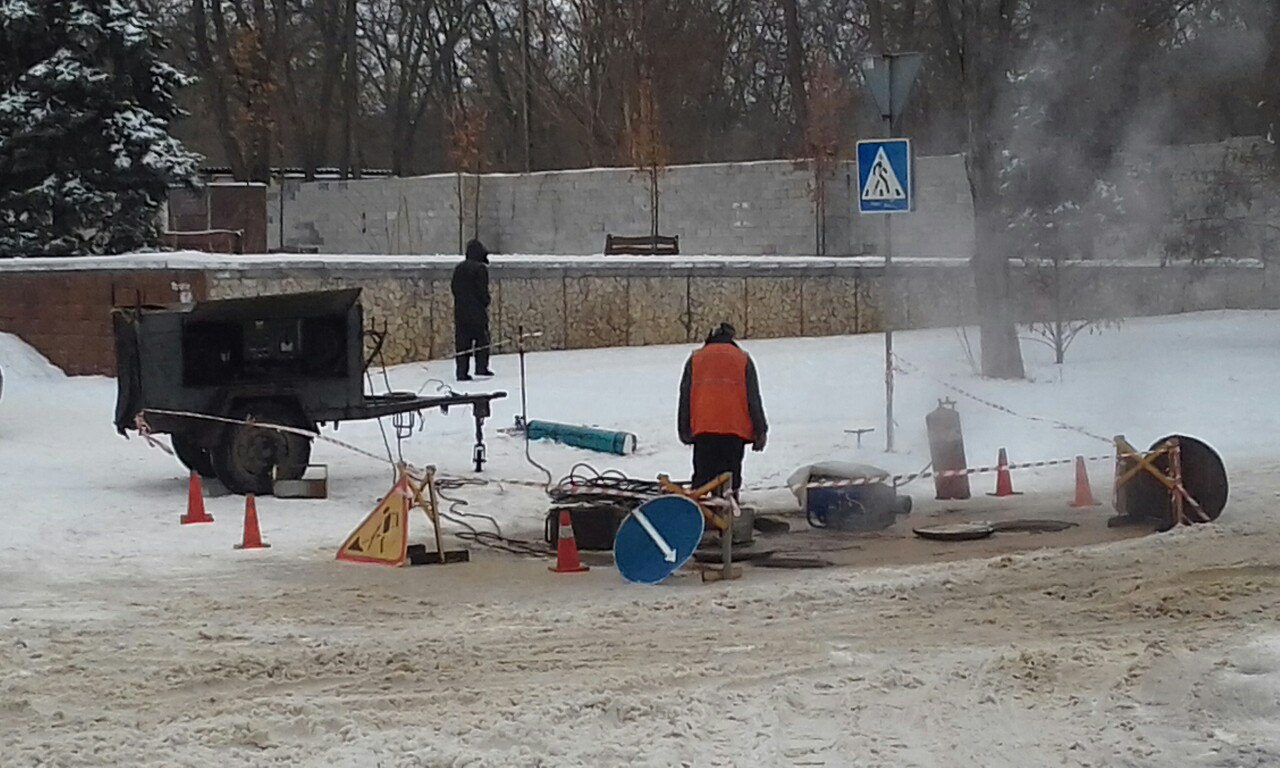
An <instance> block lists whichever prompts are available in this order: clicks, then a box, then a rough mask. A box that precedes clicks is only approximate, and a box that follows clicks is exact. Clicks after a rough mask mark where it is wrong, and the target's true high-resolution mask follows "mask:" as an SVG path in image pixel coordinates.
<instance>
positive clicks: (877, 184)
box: [858, 139, 912, 213]
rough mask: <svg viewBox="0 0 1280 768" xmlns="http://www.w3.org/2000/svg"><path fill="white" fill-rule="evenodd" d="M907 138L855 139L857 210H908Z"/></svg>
mask: <svg viewBox="0 0 1280 768" xmlns="http://www.w3.org/2000/svg"><path fill="white" fill-rule="evenodd" d="M911 204H912V200H911V139H872V140H868V141H859V142H858V212H859V213H908V212H909V211H910V210H911Z"/></svg>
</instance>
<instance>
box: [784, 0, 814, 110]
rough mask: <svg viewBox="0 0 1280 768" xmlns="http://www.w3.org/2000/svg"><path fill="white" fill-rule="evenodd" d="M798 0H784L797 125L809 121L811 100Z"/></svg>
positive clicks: (788, 78)
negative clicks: (805, 87)
mask: <svg viewBox="0 0 1280 768" xmlns="http://www.w3.org/2000/svg"><path fill="white" fill-rule="evenodd" d="M797 2H798V0H782V14H783V16H784V17H785V23H786V28H787V29H786V32H787V83H788V85H790V86H791V99H792V103H793V104H794V105H795V113H796V125H799V126H804V125H806V124H808V122H809V102H808V99H807V94H806V92H805V89H804V36H803V35H802V34H801V31H800V9H799V8H798V7H797Z"/></svg>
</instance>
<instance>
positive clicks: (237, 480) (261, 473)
mask: <svg viewBox="0 0 1280 768" xmlns="http://www.w3.org/2000/svg"><path fill="white" fill-rule="evenodd" d="M230 418H232V419H236V420H238V421H239V420H246V421H255V422H258V423H261V424H279V425H281V426H287V427H298V428H300V429H305V430H309V431H313V432H314V431H315V425H314V424H311V423H310V422H308V421H307V419H306V418H304V417H303V416H302V414H301V413H300V412H299V410H298V408H297V407H296V406H294V405H291V404H288V403H282V402H280V401H277V400H254V401H250V402H247V403H241V404H239V405H237V406H235V407H234V408H232V410H231V414H230ZM210 453H211V455H212V458H213V467H214V470H215V471H216V472H217V475H218V479H219V480H221V481H222V484H223V485H225V486H226V487H227V490H229V491H231V492H232V493H242V494H247V493H252V494H256V495H259V496H268V495H270V494H271V493H272V486H273V478H272V470H273V469H274V470H275V477H276V478H278V479H280V480H297V479H299V478H301V477H302V475H303V474H304V473H305V472H306V470H307V464H308V462H310V461H311V440H310V439H309V438H306V437H303V436H302V435H298V434H294V433H292V432H282V431H279V430H273V429H265V428H263V427H255V426H250V425H248V424H228V425H226V427H224V428H223V429H222V431H221V433H220V435H219V437H218V442H217V444H216V445H215V446H214V447H213V450H212V451H210Z"/></svg>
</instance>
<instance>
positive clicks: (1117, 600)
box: [0, 313, 1280, 768]
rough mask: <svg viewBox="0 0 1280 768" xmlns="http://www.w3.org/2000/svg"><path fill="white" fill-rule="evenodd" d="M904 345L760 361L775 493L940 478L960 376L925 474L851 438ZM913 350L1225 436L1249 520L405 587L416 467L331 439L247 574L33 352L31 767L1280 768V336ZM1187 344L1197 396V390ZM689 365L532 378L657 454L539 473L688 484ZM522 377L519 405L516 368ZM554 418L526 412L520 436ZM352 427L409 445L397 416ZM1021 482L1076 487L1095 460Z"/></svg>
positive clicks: (1063, 445)
mask: <svg viewBox="0 0 1280 768" xmlns="http://www.w3.org/2000/svg"><path fill="white" fill-rule="evenodd" d="M879 344H880V340H879V337H858V338H846V339H804V340H784V341H769V342H750V341H748V342H746V346H747V348H748V349H749V350H750V351H751V352H752V353H753V354H754V355H755V357H756V359H757V363H758V365H759V368H760V371H761V378H762V385H763V389H764V398H765V405H766V408H767V409H768V411H769V415H770V418H771V421H772V422H773V425H774V429H773V433H772V434H771V440H770V446H769V450H768V451H767V452H766V453H765V454H764V455H763V456H752V457H751V458H750V459H749V460H748V470H747V471H748V473H749V474H750V477H749V478H748V481H749V482H754V483H757V484H777V483H780V482H781V481H782V480H783V479H784V478H785V477H786V476H787V475H788V474H790V472H791V471H792V470H793V469H794V468H795V467H796V466H798V465H800V464H804V463H807V462H809V461H812V460H817V459H831V458H839V459H849V460H855V461H866V462H871V463H876V464H879V465H882V466H884V467H886V468H887V469H889V470H891V471H912V470H916V469H919V467H920V466H922V465H923V464H924V463H926V462H927V457H928V451H927V446H926V443H925V437H924V429H923V416H924V413H925V412H926V411H928V410H929V409H931V408H932V407H933V406H934V405H935V404H936V399H937V398H938V397H942V396H946V395H947V394H948V391H947V390H944V389H943V388H942V387H941V386H939V385H938V384H937V383H936V382H934V381H933V380H931V379H930V378H927V377H925V376H922V375H919V374H915V375H905V376H902V377H901V378H900V380H899V386H898V413H899V422H900V425H901V426H900V429H901V432H900V441H901V443H902V445H901V450H900V452H899V453H897V454H893V455H891V456H886V455H885V454H884V453H883V452H882V451H881V450H880V449H881V448H882V447H883V446H882V444H880V440H879V439H877V438H878V437H882V436H881V435H880V433H879V432H877V433H876V434H875V435H872V436H870V437H869V438H867V439H866V440H864V446H863V448H862V449H861V451H858V450H856V449H855V448H854V438H853V436H851V435H846V434H845V433H844V431H843V430H844V429H846V428H851V427H861V426H878V421H879V420H880V418H882V416H881V414H882V408H883V405H882V400H881V386H882V385H881V375H882V374H881V360H880V358H879V355H880V351H879ZM898 346H899V349H900V351H901V353H902V355H903V356H904V358H905V359H907V360H909V361H910V362H912V363H914V364H915V365H917V366H919V367H920V368H922V369H924V370H926V371H927V372H928V374H929V375H930V376H932V377H936V378H938V379H942V380H945V381H948V382H951V383H953V384H955V385H958V386H960V387H961V388H963V389H966V390H969V391H972V392H974V393H976V394H978V395H980V396H982V397H984V398H989V399H991V400H994V401H997V402H1000V403H1003V404H1005V405H1007V406H1009V407H1010V408H1012V409H1013V410H1015V411H1018V412H1019V413H1025V414H1035V415H1041V416H1046V417H1049V418H1052V419H1057V420H1060V421H1064V422H1068V423H1071V424H1075V425H1079V426H1081V427H1084V428H1086V429H1088V430H1089V431H1091V432H1095V433H1099V434H1103V435H1109V434H1115V433H1124V434H1127V435H1128V436H1129V437H1130V438H1131V439H1133V441H1134V442H1135V443H1139V444H1146V443H1149V442H1150V441H1152V440H1154V439H1155V438H1157V437H1161V436H1163V435H1165V434H1168V433H1171V432H1184V433H1189V434H1194V435H1197V436H1199V437H1201V438H1203V439H1205V440H1206V441H1207V442H1209V443H1210V444H1211V445H1214V446H1215V447H1216V448H1217V449H1218V450H1219V451H1220V452H1221V453H1222V455H1223V457H1224V459H1225V460H1226V462H1227V466H1228V469H1229V471H1230V472H1231V477H1232V497H1231V501H1230V504H1229V506H1228V509H1227V512H1226V514H1225V515H1224V517H1223V519H1222V521H1221V522H1220V524H1218V525H1214V526H1208V527H1203V528H1198V529H1195V530H1179V531H1175V532H1173V533H1171V534H1166V535H1161V536H1151V537H1146V538H1142V539H1136V540H1130V541H1124V542H1118V543H1112V544H1108V545H1105V546H1101V547H1090V548H1082V549H1069V550H1043V551H1037V552H1030V553H1022V554H1014V555H1005V556H1000V557H996V558H994V559H979V560H969V561H964V562H958V563H940V564H931V565H921V566H915V567H909V568H893V569H884V568H882V569H849V568H844V569H836V570H827V571H818V572H813V571H801V572H782V571H764V570H749V571H748V575H747V578H745V579H743V580H741V581H738V582H734V583H730V584H720V585H703V584H702V583H700V582H699V581H697V580H696V578H694V577H692V576H682V577H678V578H675V579H673V580H671V581H670V582H668V583H667V584H664V585H663V586H661V587H657V588H639V587H634V586H629V585H626V584H624V583H623V582H622V581H621V579H620V578H619V577H618V576H617V574H616V572H614V571H613V570H612V569H610V568H606V567H597V568H594V569H593V570H592V571H591V572H590V573H587V574H582V575H578V576H555V575H552V574H549V573H547V571H546V568H545V564H544V563H541V562H537V561H529V560H521V559H517V558H514V557H509V556H505V555H497V554H492V553H489V552H484V551H482V552H479V553H477V556H476V558H475V562H473V563H472V564H470V565H467V566H455V567H449V568H413V569H402V570H391V569H383V568H376V567H360V566H351V565H345V564H339V563H335V562H334V561H333V553H334V550H335V548H336V546H337V544H338V543H339V542H340V541H341V539H342V537H343V535H344V534H345V533H347V531H349V530H350V528H351V527H352V526H353V525H354V524H355V523H356V522H357V521H358V520H359V519H360V518H361V517H362V516H363V514H364V513H365V512H367V511H368V509H370V508H371V507H372V505H373V503H374V501H375V500H376V498H377V497H378V496H379V495H380V494H381V493H383V492H385V490H386V488H387V487H388V486H389V484H390V477H389V474H388V472H387V470H386V468H385V467H382V466H379V465H378V464H376V463H374V462H372V461H370V460H367V459H362V458H360V457H357V456H353V455H348V454H345V453H342V452H341V451H340V450H339V449H337V448H334V447H332V446H328V445H325V446H321V447H320V448H319V449H318V451H317V458H318V459H319V460H322V461H326V462H327V463H329V464H330V465H331V469H332V474H333V480H332V490H333V493H332V497H331V498H330V499H329V500H327V501H324V502H296V501H295V502H286V501H277V500H273V499H264V500H260V503H259V512H260V514H261V516H262V520H263V532H264V535H265V537H266V538H267V539H268V540H269V541H270V542H271V543H272V544H273V547H272V549H270V550H267V551H264V552H253V553H245V552H236V551H234V550H232V549H231V544H232V543H233V542H234V541H236V540H237V539H238V536H239V515H240V506H239V505H240V500H239V499H237V498H234V497H226V498H219V499H211V500H210V501H209V506H210V509H211V510H212V511H213V513H214V515H215V517H217V519H218V523H217V524H216V525H214V526H204V527H193V528H181V527H179V526H178V525H177V524H176V520H177V516H178V515H179V514H180V512H181V511H182V507H183V503H184V498H185V497H184V493H185V483H184V479H183V478H184V475H183V470H182V469H181V467H180V466H178V465H177V464H176V462H174V460H173V459H171V458H169V457H167V456H164V455H163V454H162V453H160V452H159V451H156V450H154V449H149V448H147V447H146V446H145V445H144V444H143V443H142V442H141V441H139V440H136V439H135V440H132V441H128V442H126V441H124V440H123V439H122V438H120V437H118V436H116V435H115V434H114V431H113V429H112V428H111V426H110V418H111V410H112V402H113V398H114V383H113V382H111V381H109V380H105V379H66V378H64V377H62V376H61V375H60V374H59V373H58V372H56V371H54V370H50V369H47V368H45V367H44V366H43V365H42V364H41V363H40V361H39V360H34V359H31V358H30V356H29V355H28V354H27V350H25V349H24V348H22V347H20V346H19V345H18V344H16V343H15V342H14V340H12V339H10V338H3V337H0V367H3V368H4V370H5V391H4V395H3V399H2V400H0V520H3V522H4V525H5V528H4V537H3V538H2V539H0V754H2V755H4V758H3V760H0V764H3V765H5V766H8V765H15V766H28V765H30V766H35V765H51V766H64V765H65V766H73V765H137V766H151V765H155V766H175V765H192V766H196V765H201V766H203V765H272V764H274V765H283V764H299V765H314V766H321V765H324V766H330V765H350V766H368V765H381V766H399V765H405V766H422V765H427V766H435V765H469V766H481V765H494V766H507V765H588V766H612V765H655V766H668V765H698V766H701V765H742V766H746V765H762V766H764V765H768V766H773V765H797V766H799V765H805V766H814V765H826V766H863V765H865V766H879V765H886V766H1041V765H1067V766H1083V765H1091V766H1215V767H1216V766H1221V767H1222V768H1227V767H1228V766H1274V765H1278V764H1280V623H1277V614H1278V613H1280V612H1278V610H1277V608H1276V603H1275V595H1276V594H1277V588H1280V554H1278V553H1280V533H1277V529H1276V526H1275V521H1276V512H1275V510H1276V507H1277V501H1278V499H1280V480H1277V479H1276V470H1277V469H1280V450H1278V446H1277V441H1276V439H1275V435H1276V434H1277V433H1278V432H1280V406H1277V405H1276V404H1275V402H1274V398H1273V390H1274V384H1275V381H1277V378H1278V377H1277V373H1280V356H1278V355H1277V354H1276V352H1275V350H1277V349H1280V314H1277V313H1211V314H1201V315H1194V316H1183V317H1178V318H1157V319H1152V320H1144V321H1132V322H1129V323H1127V324H1126V325H1125V326H1124V328H1123V329H1121V330H1120V331H1118V332H1112V333H1108V334H1106V335H1103V336H1098V337H1083V338H1082V339H1081V340H1080V341H1079V342H1078V344H1077V346H1076V347H1075V348H1073V349H1072V350H1071V355H1070V357H1069V358H1068V364H1067V365H1066V366H1065V367H1064V368H1063V369H1062V370H1061V371H1059V370H1058V369H1056V368H1055V367H1054V366H1052V365H1050V364H1048V363H1047V361H1046V359H1045V358H1044V357H1043V355H1041V351H1040V350H1039V349H1038V348H1037V347H1033V346H1028V348H1027V351H1028V353H1029V354H1030V355H1031V356H1032V357H1031V361H1030V369H1031V372H1032V375H1033V378H1034V380H1033V381H1029V382H1015V383H1004V382H988V381H983V380H980V379H977V378H976V377H973V376H972V374H971V373H970V372H969V371H968V370H967V368H966V366H965V363H964V355H963V352H962V350H961V348H960V346H959V345H958V343H957V341H956V337H955V335H954V334H953V333H952V332H951V331H931V332H913V333H906V334H901V335H900V336H899V339H898ZM1171 346H1172V348H1173V349H1175V350H1176V357H1175V361H1176V362H1177V365H1176V369H1177V370H1178V375H1177V377H1176V379H1173V378H1170V379H1168V380H1166V381H1163V382H1162V381H1161V379H1162V377H1163V376H1165V374H1164V373H1163V372H1164V371H1167V370H1169V368H1170V362H1169V358H1168V349H1169V348H1170V347H1171ZM687 353H688V348H646V349H627V350H601V351H575V352H564V353H546V354H539V355H534V356H532V357H531V358H530V361H529V363H530V365H529V367H530V374H531V383H532V389H531V396H530V410H531V413H533V414H534V415H536V416H537V417H540V418H547V419H552V420H564V421H577V422H585V423H596V424H601V425H605V426H610V427H616V428H620V429H627V430H630V431H633V432H636V433H637V434H638V435H639V436H640V439H641V446H642V450H641V453H640V454H639V455H637V456H634V457H628V458H625V459H616V458H610V459H609V460H607V461H602V460H601V459H600V457H598V456H592V455H590V454H585V453H582V452H578V451H574V450H571V449H567V448H562V447H555V446H538V447H537V448H536V449H535V451H536V452H535V457H536V458H537V459H538V460H539V461H540V462H542V463H546V464H548V465H550V466H551V468H552V470H553V471H554V472H556V473H557V474H562V473H564V472H566V471H567V470H568V469H569V468H570V466H571V465H572V464H573V463H575V462H576V461H580V460H584V459H586V460H591V461H593V462H594V463H597V464H599V465H601V466H615V467H618V468H620V469H622V470H624V471H626V472H627V473H628V474H631V475H633V476H639V477H651V476H653V475H655V474H657V473H658V472H671V473H673V474H680V473H681V472H682V471H684V468H685V466H686V463H687V458H686V455H685V452H684V450H683V449H682V448H681V447H680V446H679V445H678V443H677V441H676V439H675V435H674V396H675V388H676V383H677V380H678V376H679V372H680V366H681V363H682V362H683V358H684V356H685V355H686V354H687ZM19 358H22V359H21V360H19ZM495 365H496V366H497V367H498V370H499V373H500V374H501V378H500V380H499V381H498V382H496V384H495V386H497V387H500V388H505V389H508V390H509V391H511V392H512V393H513V395H514V394H515V392H516V387H517V384H518V381H517V379H516V378H515V376H514V375H513V374H514V372H515V364H514V361H513V360H511V359H510V358H498V359H497V360H496V362H495ZM446 371H447V364H446V363H431V364H429V365H428V366H427V370H426V371H424V370H423V369H422V367H421V366H405V367H402V368H400V369H398V370H396V371H394V372H393V374H392V380H393V383H395V384H396V386H397V387H403V388H410V389H415V390H416V389H418V388H419V387H420V386H422V385H423V381H424V380H425V379H426V378H427V377H428V376H430V375H433V372H434V375H440V374H442V373H444V372H446ZM1153 390H1154V393H1155V394H1154V396H1153ZM960 407H961V409H962V413H963V416H964V419H965V435H966V443H967V446H968V448H969V455H970V460H971V461H986V460H988V459H987V458H986V457H988V456H990V457H991V458H994V454H995V451H996V449H997V448H999V447H1001V446H1004V447H1007V448H1008V449H1009V452H1010V456H1011V458H1013V459H1014V460H1015V461H1017V460H1031V459H1050V458H1061V457H1069V456H1073V455H1075V454H1076V453H1090V452H1095V451H1097V450H1098V449H1099V448H1102V449H1103V450H1104V451H1105V446H1103V445H1101V444H1100V443H1097V442H1095V441H1090V439H1089V438H1086V437H1082V436H1081V435H1080V434H1079V433H1075V432H1071V431H1067V430H1061V429H1053V428H1052V427H1049V426H1046V425H1044V424H1042V423H1035V422H1028V421H1025V420H1023V419H1019V418H1017V417H1014V416H1010V415H1008V414H1000V413H996V412H994V411H990V410H987V409H983V408H981V407H980V406H978V405H976V404H973V403H965V402H962V403H961V406H960ZM517 409H518V398H516V397H512V398H510V399H508V400H507V401H504V402H503V403H502V404H501V407H500V408H499V409H498V411H497V413H496V415H495V419H494V422H495V423H494V426H506V425H507V424H509V423H510V420H511V417H512V415H513V414H514V413H515V412H516V411H517ZM470 433H471V424H470V420H469V419H468V418H467V417H466V415H465V414H461V413H454V414H451V415H449V416H440V415H433V416H431V417H430V418H429V420H428V424H427V428H426V430H424V431H423V432H421V433H418V434H416V435H415V436H414V437H413V438H412V439H411V440H410V441H409V442H408V443H407V444H406V446H405V452H406V457H407V458H409V459H410V460H411V461H414V462H415V463H419V464H425V463H429V462H433V463H436V464H438V465H440V466H441V468H442V470H444V471H447V472H449V473H453V474H458V475H464V474H467V469H468V467H467V459H468V457H469V444H470ZM339 436H340V437H342V438H343V439H345V440H349V441H352V442H354V443H356V444H359V445H361V446H364V447H367V448H370V449H372V450H375V451H377V450H379V448H380V447H381V445H382V438H381V436H380V435H379V433H378V429H377V426H376V424H349V425H343V427H342V429H341V431H340V433H339ZM491 436H492V439H491V442H492V447H491V457H492V459H493V463H492V465H491V467H490V469H489V475H490V477H495V478H497V477H502V478H512V479H535V478H536V477H537V473H536V471H535V470H533V469H532V468H531V467H529V466H528V465H527V464H526V463H525V462H524V458H523V453H522V448H523V446H522V444H520V443H519V442H518V441H515V440H512V439H509V438H505V437H500V436H497V435H496V434H493V430H491ZM1095 477H1096V476H1095ZM1018 480H1019V483H1020V489H1022V490H1028V491H1037V490H1041V491H1049V490H1052V491H1053V492H1055V493H1057V492H1060V491H1061V490H1062V489H1066V488H1069V487H1070V483H1071V477H1070V472H1069V470H1058V471H1045V472H1041V473H1038V474H1023V475H1020V476H1019V477H1018ZM1095 482H1096V480H1095ZM1098 486H1099V487H1096V488H1095V490H1097V491H1099V492H1100V493H1101V494H1102V495H1104V496H1106V495H1107V494H1108V493H1109V488H1107V487H1106V486H1105V484H1103V483H1098ZM914 490H916V491H917V492H918V493H921V494H924V495H927V494H928V490H929V489H928V488H919V489H914ZM463 492H464V493H466V495H467V498H468V499H469V500H470V501H471V503H472V505H473V507H474V508H476V509H480V510H482V511H485V512H488V513H492V514H494V515H495V516H497V517H498V518H499V519H501V520H502V522H503V523H504V525H505V526H506V528H507V529H508V530H510V531H516V532H526V533H528V532H533V531H540V529H541V525H542V519H541V517H542V513H543V512H544V511H545V501H544V500H543V499H542V498H541V497H540V495H539V494H538V492H537V491H535V490H530V489H523V488H513V487H500V486H497V485H491V486H488V487H484V488H472V489H464V491H463ZM761 498H763V499H764V500H766V501H769V502H770V503H780V502H781V501H785V497H783V496H781V495H779V494H774V495H770V496H768V497H767V498H765V497H761Z"/></svg>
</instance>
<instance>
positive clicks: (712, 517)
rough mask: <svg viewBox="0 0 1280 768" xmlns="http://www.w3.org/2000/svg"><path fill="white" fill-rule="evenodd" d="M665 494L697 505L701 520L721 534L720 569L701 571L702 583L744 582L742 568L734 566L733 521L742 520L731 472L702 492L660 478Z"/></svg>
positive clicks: (714, 481) (702, 489)
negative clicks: (734, 493) (704, 520)
mask: <svg viewBox="0 0 1280 768" xmlns="http://www.w3.org/2000/svg"><path fill="white" fill-rule="evenodd" d="M658 483H659V485H661V486H662V490H664V491H666V492H668V493H671V494H674V495H678V496H684V497H686V498H688V499H689V500H691V501H693V502H694V503H695V504H697V505H698V509H700V510H702V516H703V517H704V518H705V519H706V521H707V522H708V523H710V524H711V525H712V526H713V527H715V528H716V529H717V530H719V531H720V555H721V558H720V568H719V569H716V568H704V569H702V580H703V581H704V582H707V581H729V580H732V579H739V578H742V568H741V567H740V566H737V565H734V564H733V521H734V520H735V519H736V518H737V517H739V515H740V514H741V512H740V511H739V509H738V501H737V499H735V498H734V495H733V475H732V474H731V473H729V472H726V473H724V474H723V475H720V476H719V477H717V478H716V479H715V480H712V481H711V482H709V483H707V484H706V485H704V486H702V487H701V488H694V489H692V490H689V489H686V488H684V487H682V486H679V485H676V484H675V483H673V482H671V478H669V477H667V476H666V475H659V476H658Z"/></svg>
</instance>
